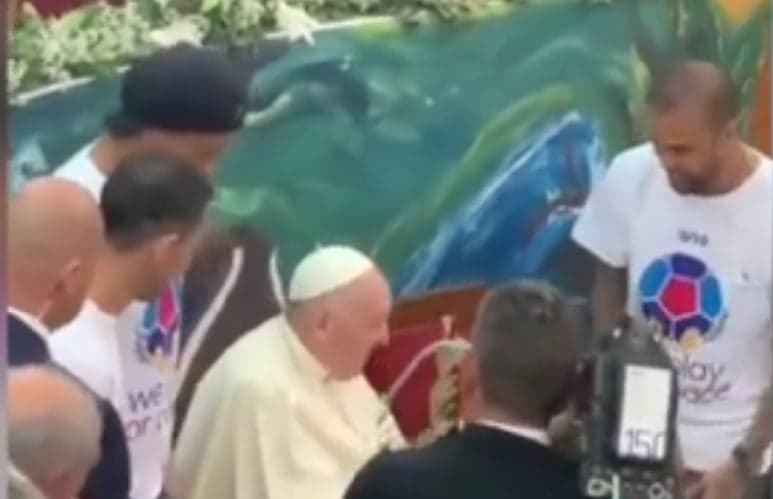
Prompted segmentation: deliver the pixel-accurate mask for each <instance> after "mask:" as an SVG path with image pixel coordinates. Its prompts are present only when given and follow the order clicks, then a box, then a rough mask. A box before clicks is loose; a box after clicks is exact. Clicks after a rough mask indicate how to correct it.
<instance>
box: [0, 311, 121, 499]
mask: <svg viewBox="0 0 773 499" xmlns="http://www.w3.org/2000/svg"><path fill="white" fill-rule="evenodd" d="M49 362H51V353H50V352H49V350H48V345H46V342H45V340H44V339H43V338H41V336H40V334H39V333H38V332H36V331H35V330H34V329H33V328H32V327H31V326H29V325H28V324H27V323H26V322H24V321H23V320H22V319H20V318H19V317H17V316H16V315H15V314H14V313H13V312H8V365H9V366H11V367H14V366H22V365H27V364H47V363H49ZM61 370H62V371H63V372H64V373H66V374H68V375H69V376H71V377H72V378H73V379H75V380H76V381H78V380H77V378H76V377H75V376H73V375H71V374H70V373H68V372H67V371H66V370H65V369H64V368H61ZM78 383H79V384H81V385H82V386H83V387H84V389H85V390H87V391H88V392H89V393H92V394H93V395H94V398H95V399H96V400H97V404H98V405H99V409H100V412H101V415H102V436H101V439H100V449H101V457H100V460H99V462H98V463H97V465H96V466H95V467H94V469H93V470H91V473H90V474H89V477H88V479H87V481H86V485H85V486H84V488H83V490H82V491H81V494H80V498H81V499H127V498H128V497H129V486H130V481H131V476H130V467H129V466H130V464H129V450H128V447H127V445H126V435H125V434H124V430H123V424H122V423H121V418H120V417H119V416H118V413H117V412H116V410H115V409H114V408H113V406H112V405H111V404H110V402H108V401H107V400H104V399H102V398H101V397H99V396H97V394H95V393H93V392H92V390H90V389H89V388H88V387H86V386H85V385H83V383H81V382H80V381H78Z"/></svg>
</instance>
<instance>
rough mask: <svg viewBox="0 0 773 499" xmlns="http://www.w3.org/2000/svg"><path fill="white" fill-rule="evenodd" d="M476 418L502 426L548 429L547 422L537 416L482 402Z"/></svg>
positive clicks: (536, 429)
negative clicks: (510, 412) (530, 416)
mask: <svg viewBox="0 0 773 499" xmlns="http://www.w3.org/2000/svg"><path fill="white" fill-rule="evenodd" d="M475 419H476V420H477V421H480V422H488V423H495V424H498V425H502V426H509V427H516V428H523V429H529V430H535V431H545V432H546V431H547V429H548V425H547V423H546V422H542V421H537V420H536V418H527V417H523V416H519V415H514V414H509V413H508V412H505V411H503V410H501V409H498V408H496V407H493V406H491V405H490V404H481V406H479V408H478V410H477V411H476V413H475Z"/></svg>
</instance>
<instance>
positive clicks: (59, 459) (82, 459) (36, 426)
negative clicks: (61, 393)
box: [8, 366, 102, 485]
mask: <svg viewBox="0 0 773 499" xmlns="http://www.w3.org/2000/svg"><path fill="white" fill-rule="evenodd" d="M22 369H34V370H36V371H37V372H36V374H41V375H46V376H52V378H49V379H50V380H51V381H52V382H57V383H60V386H61V387H62V388H64V389H67V390H68V391H69V393H68V394H67V396H68V399H69V400H68V402H71V403H68V404H66V406H63V405H57V404H53V403H50V404H46V403H45V402H44V401H43V400H44V399H45V397H46V394H45V393H39V396H40V397H41V403H40V406H41V408H39V409H37V410H34V411H26V413H25V414H21V415H19V416H17V417H14V418H12V419H11V420H9V428H8V455H9V458H10V460H11V462H13V464H14V465H15V466H16V467H17V468H18V470H19V471H20V472H21V473H23V474H24V476H26V477H27V478H29V480H30V481H32V482H33V483H35V484H38V485H40V484H42V483H46V481H47V480H50V479H51V478H52V477H53V476H62V475H74V476H86V475H87V474H88V473H89V471H90V470H91V469H92V468H93V467H94V465H95V464H96V463H97V461H98V460H99V457H100V447H99V444H100V436H101V433H102V418H101V415H100V410H99V407H98V406H97V401H96V398H95V397H94V396H93V395H92V394H91V393H89V392H88V391H87V390H86V389H85V388H84V387H83V385H81V384H80V383H79V382H77V381H76V380H75V379H73V378H71V377H70V376H69V375H67V374H65V373H63V372H61V371H59V370H57V369H54V368H52V367H42V366H36V367H34V368H22ZM14 371H15V370H14ZM11 376H13V372H12V374H11ZM53 377H55V378H56V380H54V378H53ZM67 385H68V386H67Z"/></svg>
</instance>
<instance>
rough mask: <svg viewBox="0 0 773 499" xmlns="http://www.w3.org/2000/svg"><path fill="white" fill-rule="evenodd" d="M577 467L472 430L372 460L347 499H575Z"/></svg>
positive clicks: (522, 441) (515, 440)
mask: <svg viewBox="0 0 773 499" xmlns="http://www.w3.org/2000/svg"><path fill="white" fill-rule="evenodd" d="M579 489H580V487H579V480H578V467H577V465H576V464H575V463H572V462H570V461H567V460H565V459H564V458H562V457H561V456H559V455H558V454H557V453H556V452H555V451H553V450H552V449H550V448H548V447H546V446H543V445H541V444H539V443H537V442H534V441H532V440H529V439H526V438H523V437H520V436H517V435H513V434H511V433H507V432H505V431H502V430H498V429H494V428H488V427H484V426H479V425H470V426H468V427H467V428H466V429H464V430H463V431H461V432H460V433H457V434H452V435H449V436H447V437H443V438H441V439H440V440H438V441H436V442H435V443H433V444H431V445H428V446H427V447H424V448H419V449H409V450H403V451H399V452H395V453H386V454H382V455H380V456H377V457H375V458H374V459H373V460H371V462H370V463H368V464H367V465H366V466H365V468H363V469H362V470H361V471H360V473H359V474H358V475H357V476H356V478H355V480H354V482H353V483H352V485H351V487H350V488H349V490H348V492H347V493H346V495H345V499H404V498H410V499H454V498H458V499H579V498H582V497H583V496H582V495H581V494H580V492H579Z"/></svg>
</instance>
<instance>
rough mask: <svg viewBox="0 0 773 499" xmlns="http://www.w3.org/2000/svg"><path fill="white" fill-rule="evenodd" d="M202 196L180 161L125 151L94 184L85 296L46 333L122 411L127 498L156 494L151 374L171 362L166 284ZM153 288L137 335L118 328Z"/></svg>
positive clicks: (167, 421) (159, 434)
mask: <svg viewBox="0 0 773 499" xmlns="http://www.w3.org/2000/svg"><path fill="white" fill-rule="evenodd" d="M211 197H212V186H211V185H210V182H209V179H208V178H207V177H206V176H205V175H204V174H202V173H201V172H199V171H198V170H196V169H195V168H193V167H192V166H191V165H190V164H189V163H188V162H186V161H183V160H180V159H178V158H176V157H174V156H169V155H162V154H144V155H137V156H128V157H126V158H124V160H122V161H121V162H120V163H119V165H118V167H117V168H116V169H115V170H114V171H113V173H112V174H111V176H110V178H109V179H108V181H107V183H106V185H105V188H104V190H103V191H102V199H101V202H100V208H101V211H102V216H103V219H104V222H105V237H106V240H107V244H106V245H105V246H104V247H103V249H102V251H101V253H100V255H99V257H98V259H97V265H96V271H95V273H94V278H93V280H92V283H91V286H90V288H89V292H88V298H87V301H86V303H85V304H84V306H83V308H82V309H81V312H80V313H79V314H78V316H77V317H76V318H75V320H73V321H72V322H70V323H69V324H67V325H66V326H64V327H63V328H62V329H60V330H59V331H57V334H56V335H55V336H54V337H53V339H52V341H51V351H52V355H53V357H54V359H55V360H57V361H58V362H59V363H61V364H62V365H64V366H65V367H67V368H68V369H69V370H70V371H71V372H72V373H74V374H75V375H76V376H78V377H79V378H80V379H81V380H82V381H83V382H84V383H86V384H87V385H88V386H89V387H90V388H91V389H92V390H94V391H95V392H97V393H98V394H99V395H100V396H102V397H104V398H106V399H108V400H110V401H111V402H112V403H113V405H114V406H115V408H116V409H117V410H118V412H119V414H120V415H121V419H122V420H123V424H124V429H125V431H126V437H127V441H128V443H129V450H130V455H131V465H132V466H131V467H132V497H133V498H134V497H157V496H158V494H159V492H160V489H159V487H160V486H161V483H162V480H163V467H164V465H165V463H166V461H167V459H168V454H169V444H168V441H169V440H168V439H169V433H170V432H171V429H172V415H171V413H170V411H171V410H172V409H171V407H170V405H169V403H168V400H166V399H165V397H164V395H165V393H166V391H167V390H168V389H169V387H168V386H166V385H165V384H164V383H163V378H159V377H158V375H157V372H158V371H160V372H167V371H168V370H169V369H172V368H173V367H174V366H173V365H171V364H170V363H169V357H168V352H170V351H171V350H172V348H173V341H174V337H173V336H172V333H173V331H174V330H175V329H176V328H177V326H178V324H177V323H176V322H175V321H177V320H178V319H177V315H176V314H173V313H172V312H174V311H175V310H176V309H177V307H178V306H179V304H178V303H176V302H175V300H176V297H175V296H174V295H171V294H169V292H168V287H167V283H169V282H170V281H171V280H173V279H176V278H178V277H180V276H181V275H182V274H183V272H185V270H186V269H187V268H188V265H189V264H190V261H191V258H192V254H193V251H194V246H195V244H196V242H197V239H198V237H199V235H200V230H201V225H202V220H203V218H204V212H205V210H206V206H207V204H208V203H209V201H210V199H211ZM159 296H160V300H159V301H158V302H157V303H159V304H160V305H159V306H160V307H161V310H160V311H159V312H160V313H159V314H158V322H156V323H153V324H145V326H146V329H144V330H143V331H142V334H141V335H140V336H135V335H134V334H132V333H128V334H127V332H126V331H125V330H123V329H122V328H121V324H120V321H121V320H122V316H123V315H124V314H125V313H126V311H127V309H128V308H130V307H131V306H132V303H133V302H135V301H149V300H154V299H156V298H158V297H159ZM138 358H140V359H141V361H140V362H138V361H137V359H138Z"/></svg>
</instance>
